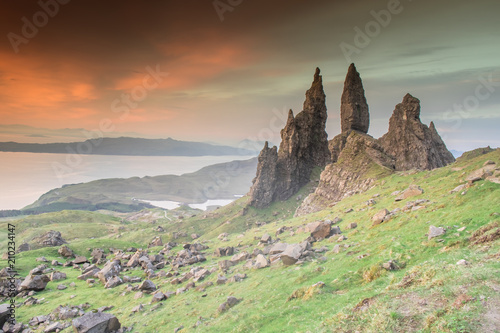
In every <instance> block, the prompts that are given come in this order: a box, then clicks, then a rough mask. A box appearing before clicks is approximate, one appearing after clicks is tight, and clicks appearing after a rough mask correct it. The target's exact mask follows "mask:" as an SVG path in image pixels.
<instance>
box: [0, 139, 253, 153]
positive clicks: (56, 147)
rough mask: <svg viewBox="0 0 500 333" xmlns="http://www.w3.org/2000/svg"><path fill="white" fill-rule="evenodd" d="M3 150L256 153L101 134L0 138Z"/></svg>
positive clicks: (227, 147) (181, 142)
mask: <svg viewBox="0 0 500 333" xmlns="http://www.w3.org/2000/svg"><path fill="white" fill-rule="evenodd" d="M0 151H3V152H25V153H51V154H68V153H78V154H83V155H127V156H224V155H247V156H248V155H255V154H256V153H257V152H256V151H253V150H250V149H240V148H235V147H230V146H219V145H214V144H208V143H201V142H189V141H178V140H174V139H172V138H168V139H141V138H130V137H120V138H102V139H92V140H86V141H83V142H71V143H18V142H0Z"/></svg>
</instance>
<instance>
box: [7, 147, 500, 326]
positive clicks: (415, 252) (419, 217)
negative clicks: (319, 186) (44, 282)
mask: <svg viewBox="0 0 500 333" xmlns="http://www.w3.org/2000/svg"><path fill="white" fill-rule="evenodd" d="M486 160H493V161H494V162H496V163H497V165H500V151H498V150H497V151H494V152H492V153H489V154H486V155H479V156H474V155H471V157H470V158H464V159H461V160H459V161H458V162H457V163H455V164H453V165H450V166H448V167H445V168H441V169H436V170H433V171H425V172H405V173H400V174H394V175H391V176H388V177H385V178H383V179H381V180H380V181H379V182H378V184H377V185H376V186H375V187H374V188H372V189H371V190H369V191H367V192H366V193H363V194H359V195H355V196H353V197H349V198H347V199H345V200H343V201H341V202H339V203H338V204H336V205H334V206H332V207H330V208H329V209H327V210H324V211H321V212H318V213H315V214H311V215H307V216H301V217H293V215H294V212H295V209H296V208H297V207H298V205H299V204H300V202H301V200H297V198H298V197H299V198H302V199H303V198H305V196H307V194H308V193H310V192H311V190H312V189H313V185H314V183H315V182H314V180H315V179H317V178H318V172H316V174H315V175H314V176H313V177H312V179H313V182H312V184H311V185H309V186H306V187H305V188H303V189H302V191H301V193H299V194H297V195H296V196H294V197H292V198H291V199H289V200H288V201H286V202H281V203H275V204H273V205H272V206H271V207H269V208H267V209H265V210H256V209H253V208H249V209H245V202H246V198H242V199H240V200H238V201H236V202H234V203H233V204H231V205H228V206H226V207H223V208H221V209H218V210H216V211H214V212H211V213H201V214H195V215H194V216H191V215H192V214H191V213H193V212H184V214H183V218H178V217H177V218H170V219H169V218H166V217H165V215H164V213H163V211H161V210H148V211H145V212H143V213H144V214H143V215H142V217H138V216H136V217H135V218H131V216H132V214H128V215H127V214H123V215H120V216H111V215H106V214H100V213H94V212H75V211H64V212H59V213H50V214H44V215H40V216H30V217H27V218H23V219H19V220H16V221H15V222H12V221H10V222H11V223H14V224H15V225H16V227H17V237H18V244H19V242H20V240H30V239H33V237H35V236H36V235H39V234H41V233H43V232H44V231H46V230H58V231H61V233H62V235H63V238H65V239H66V240H67V241H68V242H69V247H70V248H72V249H73V250H75V252H77V253H78V254H82V255H86V256H89V255H90V251H89V249H91V248H96V247H99V248H104V249H108V248H110V247H113V248H120V249H125V248H127V247H130V246H135V247H142V248H146V247H147V244H148V242H149V241H150V240H151V239H152V238H153V237H154V236H157V235H161V236H162V239H163V241H164V242H167V241H169V240H173V239H172V233H173V232H179V231H181V232H185V233H187V235H188V236H187V237H184V238H181V239H177V240H175V241H177V242H179V243H182V242H192V240H191V238H190V237H189V235H190V234H192V233H197V234H200V235H201V238H200V239H198V240H197V241H199V242H201V243H204V244H206V245H208V246H209V247H210V248H209V250H207V251H206V253H207V256H206V257H207V261H206V262H203V263H201V264H196V265H195V266H197V265H198V266H203V267H205V268H207V269H212V268H213V269H214V272H213V273H212V274H211V275H210V276H209V277H207V278H206V279H205V280H204V281H203V282H200V283H197V285H202V284H204V283H205V282H213V283H214V285H213V286H209V287H206V288H205V290H202V291H197V290H195V289H191V290H189V291H187V292H185V293H183V294H180V295H175V296H173V297H172V298H169V299H168V300H166V301H163V305H162V306H159V307H156V305H155V304H150V301H151V296H150V295H144V296H143V297H142V298H139V299H135V298H134V295H135V292H134V291H132V292H126V291H125V289H126V288H127V285H126V284H124V285H121V286H118V287H116V288H114V289H104V287H103V286H102V285H101V284H100V283H98V284H95V285H94V286H93V287H89V286H88V285H87V284H86V283H85V281H79V280H76V276H78V275H79V274H80V271H79V270H75V269H73V268H60V269H59V270H60V271H63V272H65V273H66V274H67V275H68V279H67V280H64V281H58V282H49V284H48V286H47V288H46V289H45V290H44V291H42V292H37V293H36V295H35V297H36V298H38V299H43V301H41V304H37V305H33V306H21V307H19V308H18V310H17V317H18V319H19V320H20V321H22V322H23V323H27V322H28V321H29V319H30V318H32V317H34V316H37V315H42V314H49V313H50V312H51V311H52V310H54V309H55V308H56V307H57V306H58V305H61V304H62V305H64V304H69V305H78V304H82V303H86V302H88V303H89V304H90V308H91V309H97V308H99V307H101V306H107V305H113V306H114V308H113V309H112V310H110V312H111V313H113V314H114V315H116V316H117V318H118V319H119V320H120V322H121V323H122V325H124V326H127V327H130V326H132V327H133V330H132V332H173V331H174V330H175V329H176V328H178V327H180V326H183V327H184V329H183V330H180V332H497V331H499V330H500V324H499V320H498V318H499V316H500V241H499V239H500V238H499V237H500V185H499V184H495V183H492V182H488V181H479V182H476V183H474V184H473V185H472V186H471V187H469V188H467V190H466V193H465V194H463V195H462V193H461V192H458V193H450V191H451V190H452V189H454V188H455V187H456V186H458V185H460V184H463V183H464V182H465V180H464V179H465V177H466V176H467V175H468V174H469V173H470V172H471V171H474V170H476V169H478V168H479V167H481V166H482V165H483V163H484V162H485V161H486ZM412 184H415V185H419V186H420V187H421V188H422V189H423V190H424V193H423V194H421V195H419V196H416V197H412V198H409V199H406V200H403V201H399V202H396V201H395V200H394V198H395V196H393V195H391V193H392V192H394V191H400V190H404V189H406V188H407V187H408V186H409V185H412ZM369 199H373V200H375V202H376V203H375V204H373V203H372V204H370V205H368V204H367V201H368V200H369ZM418 199H426V200H429V201H428V202H425V203H423V204H421V206H423V208H421V209H418V210H413V211H412V210H409V211H400V212H398V213H396V214H395V216H394V217H392V218H391V219H390V220H389V221H386V222H383V223H382V224H379V225H376V226H374V225H373V223H372V221H371V218H372V216H373V215H375V213H377V212H378V211H379V210H381V209H388V210H389V211H392V210H394V209H396V208H400V209H403V208H404V207H405V206H406V205H407V203H408V202H410V201H414V200H418ZM348 209H353V211H352V212H350V213H346V211H347V210H348ZM162 215H163V216H162ZM176 215H177V216H178V215H180V214H179V213H177V214H176ZM168 216H169V215H168V214H167V217H168ZM173 216H174V215H173V214H172V217H173ZM336 217H339V218H341V219H342V221H341V222H339V223H338V224H337V225H338V226H339V227H340V229H341V230H342V232H343V235H344V236H346V237H347V239H346V240H344V241H342V242H337V238H338V237H335V236H334V237H332V238H330V239H327V240H323V241H320V242H317V243H315V244H314V248H315V249H318V248H321V247H323V246H325V247H327V248H328V251H327V252H325V253H321V254H320V253H318V254H316V258H315V259H314V260H312V261H310V262H307V261H306V262H305V263H303V264H301V265H293V266H283V264H282V263H281V262H280V261H278V262H277V263H274V264H272V265H271V267H268V268H263V269H258V270H254V269H251V270H247V269H245V268H243V263H240V264H238V265H236V266H233V267H231V268H230V270H229V271H228V272H227V273H226V276H227V277H228V278H229V277H231V276H233V275H234V274H237V273H242V274H246V275H247V278H246V279H244V280H242V281H241V282H234V283H227V284H224V285H217V284H216V283H215V281H216V279H217V275H218V274H224V273H223V272H221V271H218V270H217V269H218V262H219V261H220V260H224V259H229V258H230V257H223V258H217V257H214V256H212V253H213V251H214V249H215V248H217V247H226V246H234V247H237V248H238V249H239V250H240V251H248V252H249V253H251V252H252V251H253V250H254V248H261V247H259V245H258V239H260V237H261V236H262V235H263V234H265V233H269V234H270V235H272V237H273V239H274V238H276V237H278V238H280V241H282V242H286V243H298V242H301V241H303V240H304V239H306V238H307V237H308V236H309V235H308V234H307V233H299V232H295V233H294V234H293V235H292V234H290V231H285V232H284V233H282V234H280V235H278V236H276V235H275V232H276V230H277V229H278V228H280V227H282V226H287V227H290V229H291V230H294V231H297V229H298V228H299V227H301V226H303V225H305V224H307V223H309V222H314V221H320V220H326V219H330V220H333V219H334V218H336ZM7 222H8V221H6V220H1V222H0V228H1V229H0V233H4V232H5V231H6V223H7ZM351 222H356V223H357V225H358V226H357V228H356V229H352V230H349V229H346V226H347V225H348V224H349V223H351ZM257 223H258V224H259V225H257ZM158 225H161V226H162V227H163V228H164V229H165V232H164V233H160V234H159V233H158V232H156V231H155V228H156V227H157V226H158ZM430 225H434V226H436V227H443V228H445V229H446V233H445V234H444V235H443V236H440V237H437V238H433V239H431V240H428V238H427V236H426V234H427V232H428V230H429V226H430ZM485 227H489V228H490V229H489V230H486V229H487V228H486V229H485ZM460 230H461V231H460ZM478 230H479V231H478ZM223 232H227V233H228V237H227V238H228V240H227V241H223V240H220V239H218V237H217V236H218V235H219V234H221V233H223ZM3 236H4V234H2V235H0V237H3ZM481 236H489V237H483V238H481ZM88 238H92V239H88ZM0 244H1V246H2V251H4V245H5V244H4V243H0ZM337 244H340V251H339V253H334V252H333V251H332V250H333V248H334V246H335V245H337ZM159 249H160V248H159V247H157V248H152V249H150V251H151V252H156V253H157V252H158V250H159ZM181 249H182V244H180V245H178V246H177V247H176V248H174V249H173V250H172V253H176V252H177V251H179V250H181ZM40 256H45V257H46V258H47V259H48V260H52V259H58V260H60V261H61V260H62V259H61V258H58V254H57V248H41V249H36V250H33V251H28V252H23V253H20V254H18V255H17V263H18V269H19V270H20V272H21V274H26V273H27V272H28V271H29V270H30V269H31V268H33V267H35V266H36V265H37V264H38V263H37V262H36V258H37V257H40ZM462 259H463V260H466V261H467V263H468V264H467V265H458V264H457V262H458V261H459V260H462ZM389 260H393V262H395V263H396V265H397V266H398V269H397V270H392V271H387V270H385V269H383V268H382V264H383V263H385V262H388V261H389ZM0 265H1V266H2V267H3V266H4V265H5V261H3V260H2V261H0ZM191 268H192V266H188V267H183V268H180V269H179V272H180V273H183V272H186V271H189V270H190V269H191ZM164 270H165V271H167V272H168V271H170V267H167V268H165V269H164ZM215 270H217V271H215ZM123 274H126V275H133V276H141V277H144V275H143V271H141V270H139V269H135V270H132V271H130V272H126V273H123ZM169 281H170V278H156V279H154V280H153V282H154V283H155V284H156V285H157V286H158V287H159V289H161V290H162V291H163V292H167V291H174V292H175V291H176V289H177V288H180V287H183V286H185V285H186V284H187V283H188V282H189V281H188V282H184V283H183V284H181V285H175V286H174V285H171V284H170V283H169ZM70 282H75V283H76V286H75V287H69V288H68V289H66V290H63V291H58V290H57V289H56V287H57V285H58V284H60V283H64V284H66V285H69V283H70ZM318 282H323V283H324V286H323V287H321V288H320V287H312V286H313V285H314V284H316V283H318ZM123 293H124V294H123ZM122 294H123V295H122ZM72 295H75V297H74V298H71V296H72ZM292 295H294V296H296V297H291V296H292ZM228 296H235V297H237V298H239V299H242V301H241V302H240V303H239V304H237V305H235V306H234V307H233V308H231V309H230V310H229V311H227V312H225V313H222V314H219V313H218V311H217V308H218V306H219V305H220V304H221V303H223V302H224V301H225V300H226V298H227V297H228ZM22 301H23V300H22V299H19V300H18V302H22ZM139 304H143V305H144V308H145V309H144V311H142V312H139V313H134V314H131V311H132V309H133V308H134V307H135V306H137V305H139ZM71 330H72V329H71V328H68V329H66V330H65V331H64V332H71Z"/></svg>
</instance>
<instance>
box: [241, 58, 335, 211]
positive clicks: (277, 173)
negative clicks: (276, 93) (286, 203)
mask: <svg viewBox="0 0 500 333" xmlns="http://www.w3.org/2000/svg"><path fill="white" fill-rule="evenodd" d="M326 120H327V113H326V102H325V92H324V90H323V82H322V78H321V75H320V70H319V68H316V72H315V74H314V80H313V83H312V85H311V88H310V89H309V90H308V91H307V92H306V99H305V102H304V110H303V111H302V112H299V113H298V114H297V115H296V116H295V117H294V116H293V112H292V111H291V110H290V112H289V114H288V120H287V123H286V125H285V127H284V128H283V129H282V130H281V144H280V148H279V151H278V152H277V156H276V153H275V149H276V147H273V148H269V147H268V146H267V145H266V146H265V147H264V149H263V150H262V152H261V154H260V156H259V165H258V167H257V175H256V177H255V179H254V183H253V186H252V188H251V189H250V193H249V195H250V205H252V206H254V207H257V208H264V207H267V206H268V205H269V204H271V203H272V202H274V201H278V200H286V199H288V198H290V197H291V196H292V195H294V194H295V193H297V192H298V190H299V189H300V188H301V187H302V186H304V185H306V184H307V183H308V182H309V180H310V177H311V172H312V170H313V168H314V167H316V166H320V167H323V166H325V165H326V164H327V163H328V162H329V161H330V151H329V150H328V135H327V133H326V131H325V128H326ZM273 149H274V150H273Z"/></svg>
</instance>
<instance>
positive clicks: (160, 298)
mask: <svg viewBox="0 0 500 333" xmlns="http://www.w3.org/2000/svg"><path fill="white" fill-rule="evenodd" d="M165 299H166V297H165V294H164V293H162V292H161V291H158V292H157V293H155V294H154V295H153V298H152V299H151V303H157V302H161V301H163V300H165Z"/></svg>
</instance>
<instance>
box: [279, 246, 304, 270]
mask: <svg viewBox="0 0 500 333" xmlns="http://www.w3.org/2000/svg"><path fill="white" fill-rule="evenodd" d="M303 252H304V249H303V248H302V246H300V245H299V244H290V245H288V246H287V248H286V250H285V251H284V252H283V253H282V254H281V261H282V262H283V264H284V265H287V266H288V265H293V264H295V263H296V262H297V261H299V259H300V256H301V255H302V253H303Z"/></svg>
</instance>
